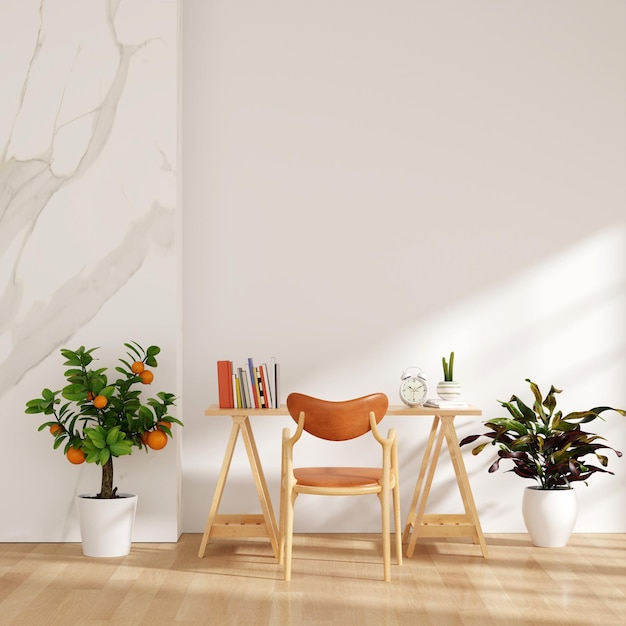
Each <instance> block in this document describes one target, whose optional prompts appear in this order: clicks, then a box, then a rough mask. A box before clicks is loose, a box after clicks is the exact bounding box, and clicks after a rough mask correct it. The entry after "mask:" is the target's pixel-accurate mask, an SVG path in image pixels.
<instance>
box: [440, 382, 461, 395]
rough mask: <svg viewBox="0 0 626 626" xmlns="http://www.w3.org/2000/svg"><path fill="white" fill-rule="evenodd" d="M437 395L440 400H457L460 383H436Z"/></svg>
mask: <svg viewBox="0 0 626 626" xmlns="http://www.w3.org/2000/svg"><path fill="white" fill-rule="evenodd" d="M437 395H438V396H439V397H440V398H441V399H442V400H458V399H459V398H460V396H461V383H457V382H456V381H455V380H442V381H440V382H438V383H437Z"/></svg>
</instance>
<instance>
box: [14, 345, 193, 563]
mask: <svg viewBox="0 0 626 626" xmlns="http://www.w3.org/2000/svg"><path fill="white" fill-rule="evenodd" d="M124 346H125V348H126V349H127V352H126V356H127V357H128V358H127V359H124V358H121V359H119V361H120V363H121V365H120V366H117V367H116V368H115V371H116V372H117V375H118V376H117V378H116V379H115V380H112V379H110V377H109V376H108V375H107V368H106V367H94V365H95V358H94V356H93V353H94V352H95V351H96V350H97V349H98V348H91V349H88V350H87V349H85V347H84V346H81V347H80V348H78V349H76V350H68V349H67V348H63V349H62V350H61V354H62V356H63V358H64V359H65V361H64V363H63V365H64V366H65V367H66V369H65V372H64V376H65V379H66V381H67V384H66V385H65V386H64V387H63V388H61V389H59V390H57V391H52V390H50V389H48V388H46V389H43V391H42V392H41V397H40V398H35V399H33V400H29V401H28V402H27V403H26V413H30V414H32V413H42V414H44V415H45V416H47V420H46V421H45V422H43V423H42V424H41V425H40V426H39V430H40V431H41V430H44V429H47V430H49V432H50V433H51V434H52V435H53V437H54V443H53V447H54V449H61V450H62V451H63V453H64V454H65V456H66V458H67V460H68V461H69V462H70V463H72V464H76V465H79V464H81V463H84V462H87V463H95V464H97V465H100V466H101V467H102V475H101V478H102V480H101V484H100V491H99V492H98V493H97V494H83V495H80V496H78V508H79V518H80V529H81V540H82V544H83V553H84V554H85V555H86V556H123V555H124V554H128V552H129V551H130V544H131V538H132V526H133V522H134V515H135V510H136V506H137V496H136V495H134V494H126V493H120V492H118V489H117V487H115V486H114V475H113V459H114V458H115V457H120V456H125V455H128V454H131V453H132V452H133V449H134V448H139V449H144V450H145V451H148V450H149V449H153V450H161V449H162V448H164V447H165V446H166V445H167V442H168V438H169V437H171V436H172V425H173V424H179V425H181V426H182V422H181V421H180V420H178V419H176V418H175V417H172V416H171V415H170V414H169V411H170V408H171V407H172V406H173V405H174V404H175V400H176V397H175V395H174V394H172V393H167V392H163V391H161V392H159V393H157V394H156V397H151V398H148V399H147V400H145V401H144V400H143V399H142V390H143V389H144V386H145V385H150V384H151V383H152V381H153V380H154V373H153V371H152V370H153V368H155V367H157V359H156V356H157V355H158V354H159V353H160V351H161V349H160V348H159V347H158V346H150V347H148V348H147V349H146V350H144V349H143V348H142V347H141V346H140V345H139V344H138V343H136V342H134V341H133V342H130V343H125V344H124ZM122 512H124V513H125V514H126V518H127V520H128V523H127V525H126V527H125V528H124V529H120V528H118V526H117V524H114V523H113V520H117V519H120V518H121V517H122V515H121V514H122Z"/></svg>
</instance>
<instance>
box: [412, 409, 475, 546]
mask: <svg viewBox="0 0 626 626" xmlns="http://www.w3.org/2000/svg"><path fill="white" fill-rule="evenodd" d="M444 438H445V439H446V442H447V444H448V451H449V453H450V460H451V461H452V466H453V467H454V473H455V475H456V482H457V485H458V487H459V491H460V493H461V498H462V500H463V508H464V509H465V513H464V514H429V515H426V514H425V511H426V503H427V501H428V496H429V494H430V488H431V486H432V483H433V477H434V475H435V469H436V467H437V462H438V460H439V454H440V453H441V447H442V444H443V440H444ZM418 536H421V537H471V538H472V539H473V541H474V543H478V544H480V548H481V551H482V554H483V556H484V557H487V545H486V543H485V538H484V536H483V532H482V529H481V527H480V520H479V519H478V512H477V510H476V504H475V503H474V496H473V495H472V489H471V487H470V483H469V478H468V476H467V472H466V471H465V465H464V463H463V457H462V455H461V447H460V446H459V440H458V438H457V435H456V430H455V429H454V416H444V417H440V416H438V415H436V416H435V418H434V419H433V424H432V428H431V430H430V436H429V437H428V443H427V444H426V450H425V452H424V458H423V460H422V465H421V467H420V472H419V475H418V478H417V484H416V486H415V492H414V493H413V500H412V502H411V507H410V509H409V514H408V517H407V523H406V526H405V528H404V534H403V536H402V541H403V543H406V542H407V541H408V542H409V545H408V548H407V556H408V557H409V558H410V557H412V556H413V551H414V550H415V543H416V542H417V538H418ZM409 537H410V539H409Z"/></svg>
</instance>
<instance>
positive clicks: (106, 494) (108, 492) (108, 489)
mask: <svg viewBox="0 0 626 626" xmlns="http://www.w3.org/2000/svg"><path fill="white" fill-rule="evenodd" d="M116 491H117V489H115V490H114V489H113V457H112V456H111V457H109V460H108V461H107V462H106V463H105V464H104V465H103V466H102V485H101V487H100V493H99V494H98V498H102V499H103V500H110V499H111V498H115V492H116Z"/></svg>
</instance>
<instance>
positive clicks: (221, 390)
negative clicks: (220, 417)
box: [217, 361, 235, 409]
mask: <svg viewBox="0 0 626 626" xmlns="http://www.w3.org/2000/svg"><path fill="white" fill-rule="evenodd" d="M217 390H218V394H219V399H220V409H232V408H233V407H234V406H235V404H234V398H233V362H232V361H218V362H217Z"/></svg>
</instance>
